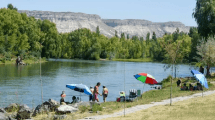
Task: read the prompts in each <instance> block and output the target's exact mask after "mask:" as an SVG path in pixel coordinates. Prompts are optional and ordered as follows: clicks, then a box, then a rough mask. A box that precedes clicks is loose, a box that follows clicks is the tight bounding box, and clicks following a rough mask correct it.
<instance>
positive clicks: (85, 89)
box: [66, 84, 92, 95]
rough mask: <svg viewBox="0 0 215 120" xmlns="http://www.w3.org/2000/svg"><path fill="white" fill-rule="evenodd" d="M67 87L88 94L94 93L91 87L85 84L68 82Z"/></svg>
mask: <svg viewBox="0 0 215 120" xmlns="http://www.w3.org/2000/svg"><path fill="white" fill-rule="evenodd" d="M66 87H67V88H70V89H72V90H75V91H78V92H81V93H85V94H87V95H92V93H91V91H90V89H89V88H88V87H87V86H86V85H83V84H67V85H66Z"/></svg>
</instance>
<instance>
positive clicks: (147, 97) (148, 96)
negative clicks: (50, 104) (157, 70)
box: [67, 76, 215, 120]
mask: <svg viewBox="0 0 215 120" xmlns="http://www.w3.org/2000/svg"><path fill="white" fill-rule="evenodd" d="M177 80H178V79H173V81H172V83H173V84H172V98H174V97H179V96H188V95H192V94H195V93H201V92H202V91H181V90H180V87H177V85H176V81H177ZM207 80H208V85H209V89H205V88H204V91H208V90H215V84H212V83H210V82H213V81H215V78H210V79H207ZM170 81H171V76H169V77H168V78H167V79H165V80H164V81H163V82H162V89H160V90H151V91H147V92H145V93H144V94H142V97H139V98H138V99H136V100H135V101H134V102H126V104H125V108H129V107H133V106H136V105H143V104H149V103H151V102H159V101H162V100H165V99H169V98H170V89H171V83H170ZM184 82H186V83H187V85H189V83H194V82H197V81H196V80H195V79H185V78H184V79H182V84H183V83H184ZM214 102H215V100H214ZM207 103H209V102H207ZM210 104H213V103H210ZM95 105H96V104H95ZM172 105H173V106H171V107H170V106H169V105H166V106H162V109H160V108H157V106H156V107H153V109H151V108H149V110H148V109H147V110H146V111H148V113H147V114H143V116H142V113H144V112H143V111H141V114H140V113H139V115H136V114H135V115H136V116H140V117H139V118H137V119H153V118H151V117H152V116H154V114H158V116H159V115H162V114H163V113H162V112H164V111H168V112H167V114H164V115H162V117H163V119H159V118H157V119H159V120H165V118H168V117H169V116H170V118H171V117H173V116H171V115H170V114H172V113H173V114H176V112H173V111H177V110H178V109H181V110H184V109H188V110H189V107H186V105H184V106H180V105H178V104H176V103H173V104H172ZM191 105H192V106H191ZM195 105H196V104H193V103H192V104H190V106H191V108H192V107H194V106H195ZM199 105H201V106H204V105H207V104H200V103H199ZM123 109H124V102H115V101H112V102H105V103H102V104H101V105H100V106H99V105H97V106H94V107H93V109H92V111H93V113H89V110H87V108H81V109H79V111H78V112H76V113H72V114H68V116H67V117H68V118H67V119H81V118H82V119H83V118H85V117H89V116H94V115H100V114H102V115H105V114H112V113H114V112H118V111H120V110H123ZM192 109H193V108H192ZM195 109H196V108H195ZM198 109H201V108H198ZM214 110H215V104H214ZM214 110H211V111H214ZM96 111H100V112H99V113H96ZM170 112H172V113H170ZM186 112H188V111H186ZM199 112H200V111H199ZM137 113H138V112H137ZM204 113H205V112H204ZM186 115H187V114H185V115H182V114H180V116H186ZM126 116H127V115H126ZM176 116H179V114H176ZM191 117H192V115H191ZM134 118H135V119H136V117H134V116H133V117H125V118H123V119H128V120H130V119H134ZM170 118H168V119H167V120H172V119H170ZM173 118H174V117H173ZM179 118H180V117H179ZM195 118H196V117H195ZM201 118H202V117H201ZM110 119H113V118H110ZM120 119H122V118H120ZM174 119H176V120H177V119H178V118H177V117H176V118H174ZM153 120H154V119H153Z"/></svg>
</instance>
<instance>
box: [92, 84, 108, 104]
mask: <svg viewBox="0 0 215 120" xmlns="http://www.w3.org/2000/svg"><path fill="white" fill-rule="evenodd" d="M100 85H101V83H100V82H98V83H97V84H96V86H95V87H94V88H93V87H92V86H91V87H90V91H91V92H92V95H90V96H89V101H97V102H99V98H98V95H100V96H103V101H104V102H106V98H107V96H108V89H107V87H106V86H104V85H103V90H102V94H100V93H99V87H100Z"/></svg>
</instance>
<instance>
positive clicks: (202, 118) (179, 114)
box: [105, 94, 215, 120]
mask: <svg viewBox="0 0 215 120" xmlns="http://www.w3.org/2000/svg"><path fill="white" fill-rule="evenodd" d="M214 97H215V94H212V95H209V96H204V97H203V98H202V97H197V98H192V99H189V100H184V101H180V102H176V103H174V105H173V106H169V105H160V106H154V107H151V108H148V109H146V110H141V111H138V112H135V113H132V114H127V115H126V116H125V117H124V116H120V117H114V118H107V119H105V120H113V119H114V120H122V119H123V120H134V119H135V120H185V119H186V120H213V119H214V117H215V114H214V111H215V99H214Z"/></svg>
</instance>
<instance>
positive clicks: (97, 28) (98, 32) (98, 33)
mask: <svg viewBox="0 0 215 120" xmlns="http://www.w3.org/2000/svg"><path fill="white" fill-rule="evenodd" d="M96 34H97V35H98V36H100V30H99V26H97V27H96Z"/></svg>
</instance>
